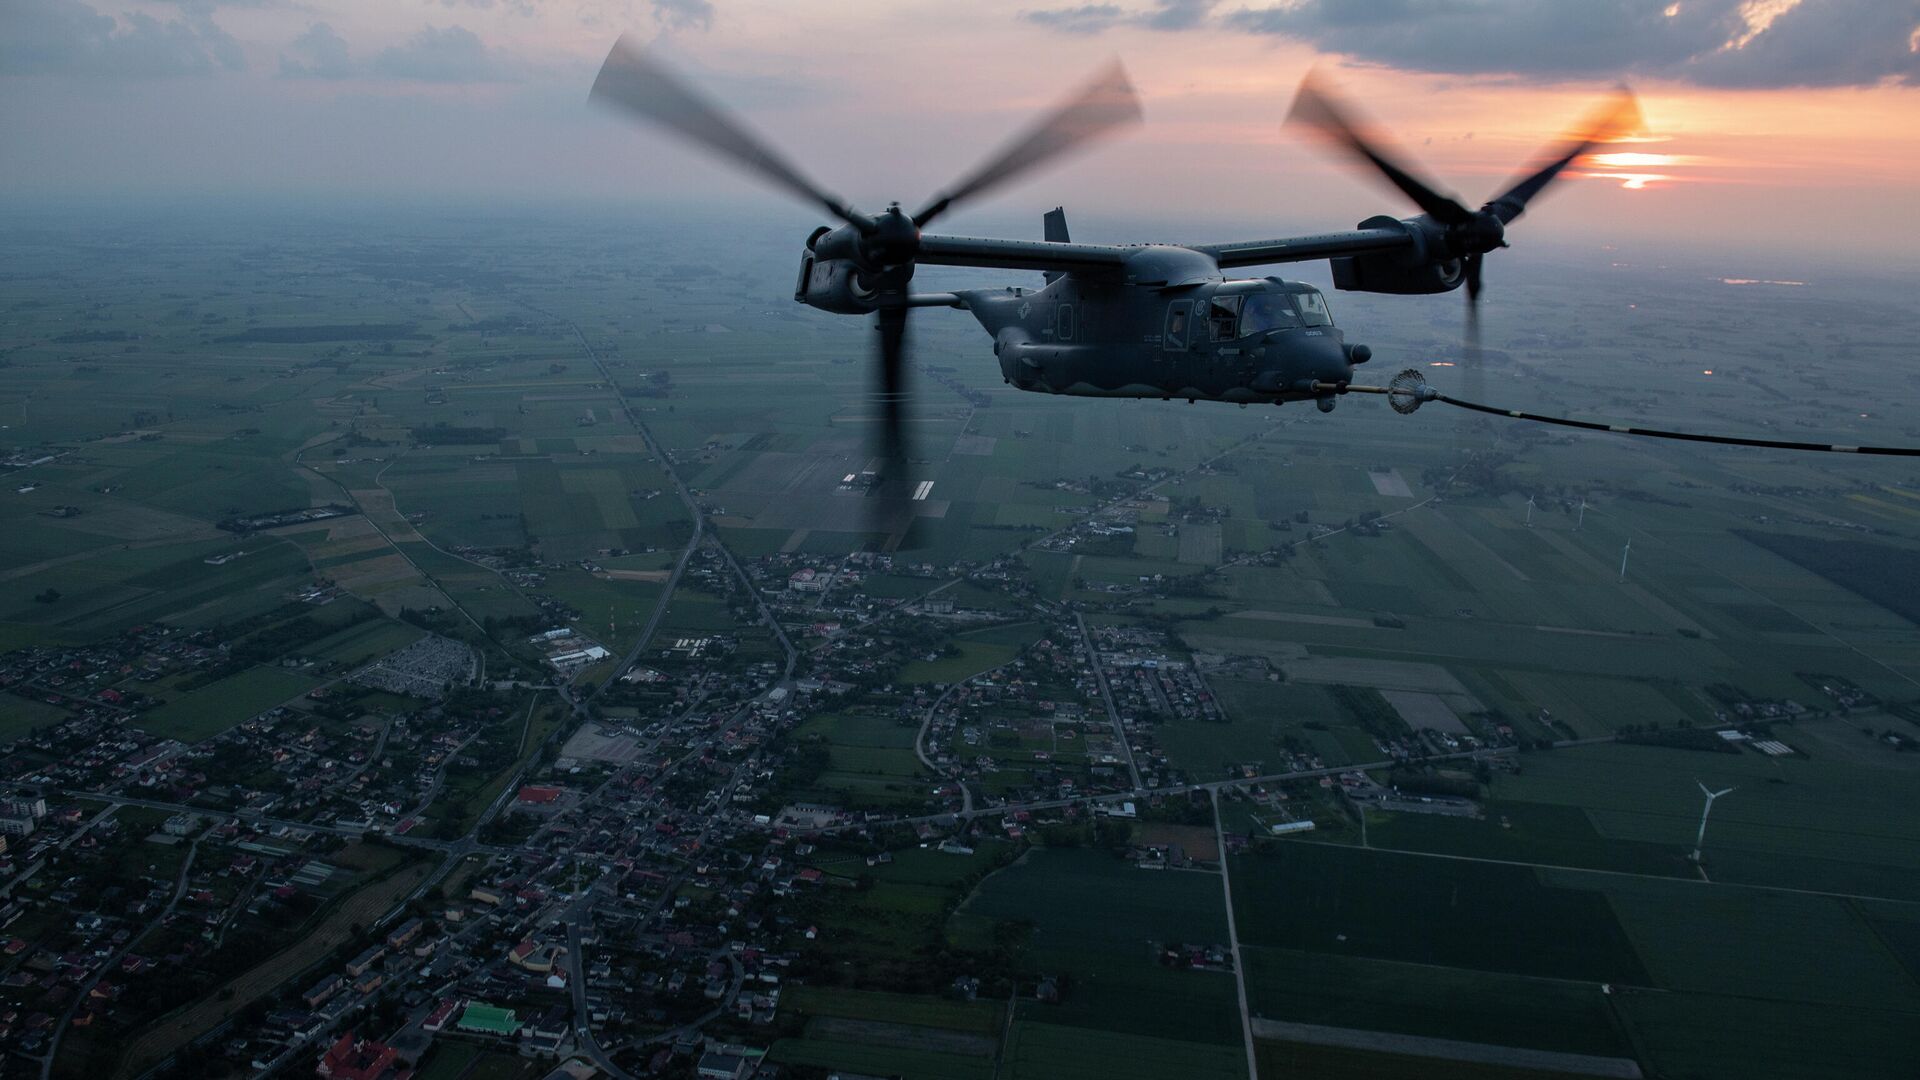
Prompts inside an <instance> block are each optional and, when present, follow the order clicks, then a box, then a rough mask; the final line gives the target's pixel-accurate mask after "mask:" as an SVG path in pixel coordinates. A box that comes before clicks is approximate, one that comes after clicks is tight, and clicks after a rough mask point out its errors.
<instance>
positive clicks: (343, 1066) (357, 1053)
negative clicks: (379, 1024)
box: [314, 1031, 413, 1080]
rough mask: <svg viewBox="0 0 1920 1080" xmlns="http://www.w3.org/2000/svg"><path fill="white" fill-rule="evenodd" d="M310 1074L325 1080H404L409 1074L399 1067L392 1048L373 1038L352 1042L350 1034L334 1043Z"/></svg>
mask: <svg viewBox="0 0 1920 1080" xmlns="http://www.w3.org/2000/svg"><path fill="white" fill-rule="evenodd" d="M314 1071H315V1072H317V1073H318V1074H319V1075H321V1076H323V1077H326V1078H327V1080H407V1078H408V1077H411V1076H412V1075H413V1070H412V1069H407V1068H403V1067H402V1066H401V1065H400V1055H399V1054H398V1053H396V1052H395V1051H394V1049H393V1047H391V1046H388V1045H387V1044H386V1043H383V1042H379V1041H377V1040H374V1039H361V1040H357V1041H356V1040H355V1039H354V1037H353V1032H351V1031H349V1032H347V1033H345V1034H343V1035H341V1036H340V1038H338V1039H336V1040H334V1043H333V1045H332V1046H330V1047H328V1048H327V1052H326V1053H325V1054H324V1055H322V1056H321V1058H320V1064H319V1065H318V1066H317V1067H316V1068H315V1069H314Z"/></svg>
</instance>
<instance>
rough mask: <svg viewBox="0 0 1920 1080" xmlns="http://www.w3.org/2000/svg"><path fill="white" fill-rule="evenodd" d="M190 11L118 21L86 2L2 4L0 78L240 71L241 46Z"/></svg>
mask: <svg viewBox="0 0 1920 1080" xmlns="http://www.w3.org/2000/svg"><path fill="white" fill-rule="evenodd" d="M210 11H211V9H209V8H204V7H192V8H185V7H183V9H182V10H181V13H180V16H179V17H178V18H173V19H164V20H163V19H158V18H155V17H153V16H151V15H147V14H145V13H142V12H128V13H126V14H123V15H121V16H119V17H118V18H116V17H114V16H112V15H103V14H101V13H100V12H99V11H96V10H95V9H94V8H92V7H90V6H88V5H87V4H84V3H81V2H80V0H5V2H4V3H0V75H88V76H100V77H109V78H164V77H170V76H178V75H206V74H211V73H213V72H216V71H239V70H242V69H244V68H245V67H246V66H247V63H246V57H245V56H244V55H243V54H242V52H241V50H240V43H239V42H237V41H235V40H234V39H233V37H232V36H231V35H229V34H228V33H227V32H226V31H225V30H222V29H221V28H220V27H219V25H218V24H216V23H215V22H214V21H213V17H212V15H211V14H210Z"/></svg>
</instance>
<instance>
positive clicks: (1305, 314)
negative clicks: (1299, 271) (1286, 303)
mask: <svg viewBox="0 0 1920 1080" xmlns="http://www.w3.org/2000/svg"><path fill="white" fill-rule="evenodd" d="M1293 299H1294V300H1295V302H1297V303H1298V304H1299V305H1300V317H1301V318H1302V319H1304V320H1306V324H1307V325H1308V326H1332V325H1333V313H1332V312H1330V311H1328V310H1327V298H1326V297H1324V296H1322V295H1320V290H1318V289H1303V290H1301V291H1300V292H1297V293H1294V294H1293Z"/></svg>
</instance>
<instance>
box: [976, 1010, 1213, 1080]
mask: <svg viewBox="0 0 1920 1080" xmlns="http://www.w3.org/2000/svg"><path fill="white" fill-rule="evenodd" d="M1022 1008H1023V1010H1024V1011H1025V1012H1027V1013H1032V1014H1034V1015H1037V1016H1045V1015H1046V1013H1045V1010H1044V1008H1043V1007H1041V1006H1036V1005H1029V1006H1023V1007H1022ZM1006 1057H1007V1063H1008V1064H1009V1065H1010V1066H1011V1067H1012V1068H1011V1071H1010V1072H1009V1073H1008V1075H1010V1076H1012V1077H1015V1078H1017V1080H1048V1078H1050V1077H1062V1078H1065V1080H1108V1078H1111V1080H1160V1078H1161V1077H1168V1076H1181V1077H1194V1078H1195V1080H1234V1078H1239V1077H1244V1076H1246V1075H1247V1056H1246V1052H1245V1051H1243V1050H1242V1049H1241V1048H1240V1046H1239V1044H1237V1043H1236V1044H1234V1045H1232V1046H1223V1045H1220V1044H1218V1043H1205V1042H1192V1041H1187V1040H1181V1039H1168V1038H1155V1037H1153V1036H1150V1035H1140V1034H1133V1033H1129V1032H1122V1031H1096V1030H1092V1029H1089V1028H1084V1027H1076V1026H1064V1025H1061V1024H1056V1023H1050V1022H1048V1021H1047V1020H1028V1019H1021V1020H1019V1021H1018V1022H1016V1023H1015V1024H1014V1025H1013V1034H1012V1036H1011V1037H1010V1038H1009V1039H1008V1040H1007V1051H1006Z"/></svg>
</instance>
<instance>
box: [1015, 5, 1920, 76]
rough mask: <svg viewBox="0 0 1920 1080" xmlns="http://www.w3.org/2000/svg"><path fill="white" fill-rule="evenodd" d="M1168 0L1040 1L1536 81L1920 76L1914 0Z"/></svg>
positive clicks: (1044, 19)
mask: <svg viewBox="0 0 1920 1080" xmlns="http://www.w3.org/2000/svg"><path fill="white" fill-rule="evenodd" d="M1215 8H1216V4H1214V3H1212V2H1209V0H1157V2H1156V3H1155V5H1154V6H1153V7H1151V8H1132V7H1127V8H1123V7H1120V6H1118V5H1116V4H1104V3H1097V4H1086V5H1082V6H1079V7H1064V8H1054V9H1049V10H1039V11H1029V12H1025V13H1023V14H1022V16H1021V17H1022V18H1023V19H1025V20H1027V21H1028V22H1032V23H1036V24H1039V25H1042V26H1047V27H1051V28H1053V29H1056V30H1061V31H1065V32H1070V33H1099V32H1101V31H1104V30H1108V29H1112V28H1114V27H1119V26H1137V27H1145V28H1148V29H1159V30H1187V29H1192V28H1195V27H1199V26H1208V27H1214V28H1219V29H1226V30H1238V31H1241V32H1244V33H1250V34H1268V35H1274V36H1277V37H1285V38H1291V39H1294V40H1297V41H1303V42H1306V43H1308V44H1310V45H1313V46H1314V47H1315V48H1317V49H1320V50H1321V51H1323V52H1329V53H1337V54H1340V55H1343V56H1348V57H1352V58H1354V59H1356V60H1360V61H1363V62H1368V63H1376V64H1384V65H1388V66H1390V67H1394V68H1399V69H1401V70H1405V71H1425V72H1434V73H1440V74H1461V75H1510V76H1517V77H1520V78H1523V79H1531V80H1539V81H1555V80H1563V79H1588V78H1609V79H1612V78H1621V77H1627V76H1647V77H1652V78H1663V79H1674V80H1678V81H1682V82H1691V83H1695V84H1698V85H1702V86H1718V87H1788V86H1863V85H1872V84H1875V83H1879V82H1883V81H1892V82H1896V83H1901V84H1905V85H1920V50H1917V49H1916V47H1915V46H1914V44H1913V43H1914V42H1915V41H1916V40H1920V39H1916V38H1915V34H1916V33H1920V4H1916V3H1915V2H1914V0H1579V2H1577V3H1569V2H1566V0H1376V2H1371V3H1365V4H1356V3H1353V2H1351V0H1284V2H1281V3H1277V4H1275V3H1272V2H1271V0H1269V3H1268V6H1265V7H1254V8H1242V9H1238V10H1233V11H1227V12H1219V13H1216V11H1215Z"/></svg>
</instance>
